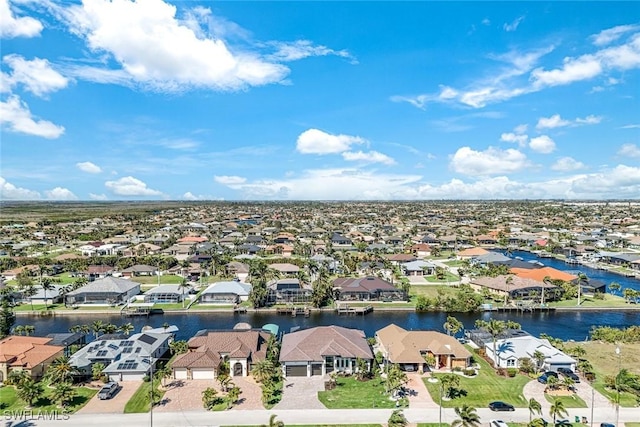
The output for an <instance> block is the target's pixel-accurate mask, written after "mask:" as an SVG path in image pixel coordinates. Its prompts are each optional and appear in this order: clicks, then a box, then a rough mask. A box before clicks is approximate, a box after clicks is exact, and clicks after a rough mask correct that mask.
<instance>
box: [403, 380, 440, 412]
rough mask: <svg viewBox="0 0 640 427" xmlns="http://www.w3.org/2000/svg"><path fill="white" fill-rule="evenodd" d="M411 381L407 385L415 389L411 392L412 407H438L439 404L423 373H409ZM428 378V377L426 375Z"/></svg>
mask: <svg viewBox="0 0 640 427" xmlns="http://www.w3.org/2000/svg"><path fill="white" fill-rule="evenodd" d="M407 378H408V379H409V382H408V383H407V387H408V388H409V389H411V390H412V391H413V393H410V394H409V407H410V408H437V407H438V404H437V403H435V402H434V401H433V399H432V398H431V395H430V394H429V391H428V390H427V386H426V385H425V384H424V381H423V375H420V374H418V373H415V372H413V373H408V374H407ZM424 378H426V377H424Z"/></svg>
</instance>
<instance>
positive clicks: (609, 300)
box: [549, 294, 629, 308]
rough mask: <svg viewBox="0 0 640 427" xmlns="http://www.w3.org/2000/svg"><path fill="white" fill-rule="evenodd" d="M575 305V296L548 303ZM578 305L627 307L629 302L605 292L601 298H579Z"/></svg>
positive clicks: (557, 305) (576, 300)
mask: <svg viewBox="0 0 640 427" xmlns="http://www.w3.org/2000/svg"><path fill="white" fill-rule="evenodd" d="M577 305H578V299H577V298H574V299H569V300H562V301H553V302H550V303H549V306H550V307H577ZM580 307H593V308H597V307H602V308H608V307H629V304H627V303H626V302H625V300H624V298H622V297H619V296H616V295H611V294H605V295H604V299H602V300H597V299H593V298H591V297H588V298H581V299H580Z"/></svg>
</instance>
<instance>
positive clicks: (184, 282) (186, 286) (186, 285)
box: [178, 279, 191, 308]
mask: <svg viewBox="0 0 640 427" xmlns="http://www.w3.org/2000/svg"><path fill="white" fill-rule="evenodd" d="M190 286H191V285H189V282H188V281H187V279H182V281H181V282H180V284H179V285H178V289H179V290H181V291H182V308H184V291H185V289H189V287H190Z"/></svg>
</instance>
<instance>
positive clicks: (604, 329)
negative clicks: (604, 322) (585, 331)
mask: <svg viewBox="0 0 640 427" xmlns="http://www.w3.org/2000/svg"><path fill="white" fill-rule="evenodd" d="M591 339H592V340H594V341H604V342H608V343H616V342H624V343H637V342H640V326H638V325H634V326H629V327H628V328H613V327H611V326H594V327H593V329H591Z"/></svg>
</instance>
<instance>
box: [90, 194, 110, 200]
mask: <svg viewBox="0 0 640 427" xmlns="http://www.w3.org/2000/svg"><path fill="white" fill-rule="evenodd" d="M89 198H90V199H91V200H98V201H101V200H109V198H108V197H107V195H106V194H94V193H89Z"/></svg>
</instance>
